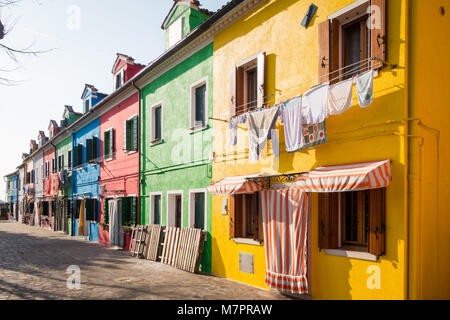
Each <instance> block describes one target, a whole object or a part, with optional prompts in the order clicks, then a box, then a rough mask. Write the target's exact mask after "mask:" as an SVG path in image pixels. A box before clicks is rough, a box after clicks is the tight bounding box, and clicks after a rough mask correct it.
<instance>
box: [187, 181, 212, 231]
mask: <svg viewBox="0 0 450 320" xmlns="http://www.w3.org/2000/svg"><path fill="white" fill-rule="evenodd" d="M196 193H204V194H205V212H204V213H203V214H204V221H205V227H204V228H203V230H205V231H206V230H207V229H208V193H207V190H206V189H190V190H189V221H188V223H189V228H194V227H195V194H196Z"/></svg>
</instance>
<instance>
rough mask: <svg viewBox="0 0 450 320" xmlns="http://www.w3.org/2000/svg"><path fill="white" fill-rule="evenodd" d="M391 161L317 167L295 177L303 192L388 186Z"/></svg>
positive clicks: (342, 190)
mask: <svg viewBox="0 0 450 320" xmlns="http://www.w3.org/2000/svg"><path fill="white" fill-rule="evenodd" d="M390 181H391V161H390V160H383V161H374V162H359V163H351V164H344V165H334V166H323V167H318V168H316V169H314V170H312V171H310V172H308V173H305V174H302V175H301V176H299V177H298V178H297V179H296V182H295V187H299V188H300V189H302V190H303V191H305V192H345V191H358V190H367V189H377V188H384V187H387V186H389V183H390Z"/></svg>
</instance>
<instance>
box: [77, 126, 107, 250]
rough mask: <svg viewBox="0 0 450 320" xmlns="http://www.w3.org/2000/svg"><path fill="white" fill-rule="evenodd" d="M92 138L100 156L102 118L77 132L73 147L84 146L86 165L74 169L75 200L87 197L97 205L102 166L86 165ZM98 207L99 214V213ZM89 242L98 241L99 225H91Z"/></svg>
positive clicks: (84, 161)
mask: <svg viewBox="0 0 450 320" xmlns="http://www.w3.org/2000/svg"><path fill="white" fill-rule="evenodd" d="M92 137H97V138H98V139H99V143H98V145H97V154H98V155H99V156H100V155H101V153H100V118H97V119H95V120H94V121H92V122H90V123H89V124H88V125H86V126H85V127H83V128H81V129H80V130H78V131H76V132H75V133H74V134H73V146H74V147H75V146H78V145H80V144H81V145H83V163H84V165H83V166H81V167H79V168H76V169H75V168H74V170H73V173H72V177H73V199H74V200H76V199H83V198H85V197H88V198H91V199H94V198H96V199H97V200H99V201H97V204H98V205H99V203H100V198H99V196H98V188H99V180H100V165H98V164H86V140H87V139H91V138H92ZM99 209H100V208H99V207H97V212H99ZM77 230H78V221H77V220H76V221H74V234H75V235H76V234H77ZM89 230H90V235H89V240H91V241H95V242H97V241H98V223H91V225H90V227H89Z"/></svg>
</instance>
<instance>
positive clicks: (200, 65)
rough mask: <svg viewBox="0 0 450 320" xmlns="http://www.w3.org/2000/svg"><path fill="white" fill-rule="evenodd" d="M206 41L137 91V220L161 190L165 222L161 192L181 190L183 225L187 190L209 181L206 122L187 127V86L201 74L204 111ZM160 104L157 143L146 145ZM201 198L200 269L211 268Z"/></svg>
mask: <svg viewBox="0 0 450 320" xmlns="http://www.w3.org/2000/svg"><path fill="white" fill-rule="evenodd" d="M212 54H213V45H212V43H211V44H209V45H208V46H206V47H205V48H203V49H201V50H200V51H199V52H197V53H195V54H194V55H192V56H191V57H189V58H187V59H186V60H184V61H183V62H181V63H180V64H178V65H177V66H176V67H174V68H173V69H171V70H169V71H168V72H166V73H165V74H163V75H162V76H160V77H159V78H158V79H156V80H154V81H153V82H151V83H150V84H148V85H147V86H146V87H145V88H143V90H142V110H141V115H142V116H141V120H142V123H141V126H142V127H141V128H142V131H141V132H142V133H143V136H142V161H141V175H142V179H141V196H142V201H141V224H148V223H149V222H150V221H149V220H150V217H149V216H150V194H151V193H152V192H160V193H162V199H161V200H162V203H161V204H162V224H163V225H165V224H166V212H167V192H168V191H181V190H182V191H183V226H184V227H187V226H188V218H189V190H191V189H205V188H206V187H207V186H208V185H209V184H210V183H211V173H212V167H211V161H210V160H209V156H210V153H211V151H212V123H211V121H210V120H207V126H206V127H205V129H203V130H200V131H197V132H191V130H190V100H191V97H190V92H191V88H190V87H191V85H192V84H193V83H195V82H197V81H199V80H201V79H203V78H205V77H207V84H208V92H207V100H208V116H207V118H209V117H211V116H212V114H213V109H212V103H213V93H212V88H213V86H212ZM157 103H161V104H162V110H163V111H162V123H163V124H162V138H163V140H162V142H161V143H160V144H157V145H153V146H150V130H151V127H150V125H149V124H150V123H151V122H150V121H151V117H150V115H151V107H152V106H153V105H155V104H157ZM206 197H207V223H206V227H207V232H208V236H207V241H206V243H205V249H204V253H203V259H202V265H201V270H202V271H205V272H210V270H211V242H212V240H211V196H210V195H209V193H208V192H206Z"/></svg>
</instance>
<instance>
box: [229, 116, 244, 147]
mask: <svg viewBox="0 0 450 320" xmlns="http://www.w3.org/2000/svg"><path fill="white" fill-rule="evenodd" d="M246 120H247V117H246V115H241V116H238V117H236V118H232V119H230V146H235V145H237V131H238V130H237V129H238V125H239V124H240V123H245V122H246Z"/></svg>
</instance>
